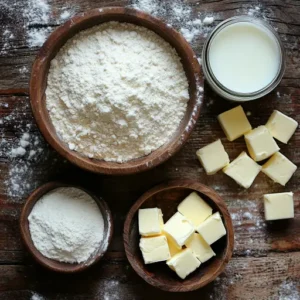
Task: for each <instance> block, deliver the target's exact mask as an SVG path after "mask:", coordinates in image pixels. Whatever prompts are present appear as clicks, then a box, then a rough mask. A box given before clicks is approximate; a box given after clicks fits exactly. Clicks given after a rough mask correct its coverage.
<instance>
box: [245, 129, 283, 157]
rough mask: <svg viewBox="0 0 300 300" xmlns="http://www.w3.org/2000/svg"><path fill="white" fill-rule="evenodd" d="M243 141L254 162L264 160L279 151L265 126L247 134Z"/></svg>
mask: <svg viewBox="0 0 300 300" xmlns="http://www.w3.org/2000/svg"><path fill="white" fill-rule="evenodd" d="M245 141H246V144H247V148H248V151H249V153H250V156H251V157H252V158H253V159H254V160H255V161H261V160H264V159H266V158H268V157H270V156H271V155H273V154H274V153H275V152H277V151H279V150H280V149H279V147H278V145H277V144H276V142H275V140H274V139H273V137H272V135H271V134H270V132H269V130H268V128H267V127H266V126H258V127H257V128H255V129H253V130H252V131H250V132H249V133H247V134H246V135H245Z"/></svg>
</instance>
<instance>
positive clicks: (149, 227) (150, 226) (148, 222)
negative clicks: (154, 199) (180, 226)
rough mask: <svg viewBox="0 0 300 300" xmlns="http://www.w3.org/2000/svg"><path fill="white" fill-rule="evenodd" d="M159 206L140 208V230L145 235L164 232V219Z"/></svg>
mask: <svg viewBox="0 0 300 300" xmlns="http://www.w3.org/2000/svg"><path fill="white" fill-rule="evenodd" d="M162 216H163V215H162V212H161V209H159V208H143V209H139V232H140V235H143V236H153V235H159V234H161V233H162V229H163V226H164V221H163V218H162Z"/></svg>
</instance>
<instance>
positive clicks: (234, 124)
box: [218, 106, 252, 141]
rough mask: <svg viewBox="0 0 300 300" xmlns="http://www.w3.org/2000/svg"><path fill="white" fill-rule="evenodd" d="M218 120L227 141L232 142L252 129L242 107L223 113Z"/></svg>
mask: <svg viewBox="0 0 300 300" xmlns="http://www.w3.org/2000/svg"><path fill="white" fill-rule="evenodd" d="M218 120H219V122H220V125H221V127H222V129H223V130H224V133H225V134H226V137H227V139H228V140H229V141H234V140H235V139H237V138H239V137H241V136H243V135H244V134H245V133H247V132H248V131H250V130H251V129H252V127H251V124H250V123H249V121H248V118H247V116H246V114H245V112H244V110H243V108H242V106H237V107H235V108H233V109H230V110H228V111H225V112H223V113H222V114H220V115H219V116H218Z"/></svg>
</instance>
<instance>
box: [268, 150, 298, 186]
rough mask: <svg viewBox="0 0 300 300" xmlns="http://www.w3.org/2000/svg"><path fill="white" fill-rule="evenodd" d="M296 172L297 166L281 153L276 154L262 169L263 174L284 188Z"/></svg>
mask: <svg viewBox="0 0 300 300" xmlns="http://www.w3.org/2000/svg"><path fill="white" fill-rule="evenodd" d="M296 170H297V166H296V165H295V164H293V163H292V162H291V161H290V160H289V159H288V158H287V157H285V156H284V155H282V154H281V153H279V152H276V153H275V154H274V155H273V156H272V157H271V158H270V159H269V160H268V161H267V162H266V163H265V164H264V165H263V167H262V172H263V173H265V174H266V175H267V176H269V177H270V178H271V179H273V181H275V182H278V183H280V184H281V185H283V186H284V185H286V183H287V182H288V181H289V180H290V179H291V177H292V176H293V174H294V173H295V172H296Z"/></svg>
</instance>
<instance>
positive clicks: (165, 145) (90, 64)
mask: <svg viewBox="0 0 300 300" xmlns="http://www.w3.org/2000/svg"><path fill="white" fill-rule="evenodd" d="M202 97H203V76H202V74H201V72H200V66H199V63H198V61H197V58H196V56H195V54H194V52H193V50H192V49H191V47H190V46H189V44H188V43H187V41H186V40H185V39H184V38H183V37H182V35H181V34H180V33H178V32H177V31H175V30H174V29H173V28H171V27H170V26H168V25H166V24H164V23H163V22H162V21H160V20H158V19H156V18H153V17H151V16H149V15H147V14H144V13H142V12H139V11H136V10H133V9H125V8H119V7H114V8H104V9H96V10H92V11H89V12H86V13H83V14H80V15H79V16H75V17H74V18H72V19H71V20H69V21H68V22H67V23H65V24H64V25H62V26H61V27H59V28H58V29H57V30H56V31H54V33H52V35H51V36H50V37H49V39H48V40H47V41H46V43H45V44H44V46H43V47H42V49H41V51H40V53H39V54H38V56H37V58H36V60H35V62H34V65H33V69H32V74H31V82H30V99H31V105H32V109H33V113H34V116H35V118H36V120H37V123H38V125H39V128H40V130H41V132H42V133H43V135H44V136H45V138H46V140H47V141H48V142H49V143H50V144H51V145H52V146H53V147H54V148H55V149H56V150H57V151H58V152H59V153H60V154H61V155H63V156H64V157H66V158H67V159H68V160H70V161H71V162H73V163H74V164H76V165H78V166H79V167H81V168H84V169H87V170H90V171H94V172H98V173H106V174H130V173H137V172H140V171H144V170H147V169H150V168H153V167H155V166H157V165H158V164H160V163H162V162H164V161H165V160H167V159H168V158H169V157H171V156H172V155H173V154H174V153H175V152H177V151H178V150H179V149H180V148H181V147H182V145H183V144H184V142H185V141H186V140H187V138H188V137H189V135H190V133H191V131H192V129H193V127H194V126H195V123H196V120H197V118H198V116H199V113H200V108H201V105H202Z"/></svg>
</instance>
